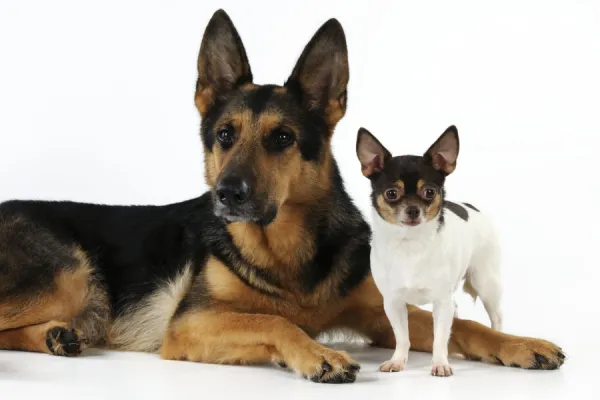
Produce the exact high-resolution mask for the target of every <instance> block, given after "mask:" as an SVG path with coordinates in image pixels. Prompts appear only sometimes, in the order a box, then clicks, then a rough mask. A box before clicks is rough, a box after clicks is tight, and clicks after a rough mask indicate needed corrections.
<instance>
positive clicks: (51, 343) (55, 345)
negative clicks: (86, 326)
mask: <svg viewBox="0 0 600 400" xmlns="http://www.w3.org/2000/svg"><path fill="white" fill-rule="evenodd" d="M86 343H87V340H86V339H85V338H84V337H83V335H82V333H81V332H80V331H78V330H75V329H70V328H67V327H64V326H56V327H54V328H52V329H49V330H48V332H47V333H46V346H48V350H50V352H51V353H52V354H54V355H56V356H65V357H73V356H76V355H79V354H80V353H81V351H82V350H83V349H84V347H85V344H86Z"/></svg>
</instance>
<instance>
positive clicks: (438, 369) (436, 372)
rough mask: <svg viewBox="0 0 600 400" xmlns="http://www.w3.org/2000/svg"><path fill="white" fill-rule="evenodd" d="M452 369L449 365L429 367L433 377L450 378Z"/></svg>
mask: <svg viewBox="0 0 600 400" xmlns="http://www.w3.org/2000/svg"><path fill="white" fill-rule="evenodd" d="M452 374H453V372H452V367H451V366H450V365H449V364H434V365H433V367H431V375H433V376H452Z"/></svg>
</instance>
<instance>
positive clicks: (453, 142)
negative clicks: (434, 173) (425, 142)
mask: <svg viewBox="0 0 600 400" xmlns="http://www.w3.org/2000/svg"><path fill="white" fill-rule="evenodd" d="M458 149H459V141H458V130H457V129H456V127H455V126H454V125H451V126H449V127H448V129H446V131H445V132H444V133H442V135H441V136H440V137H439V138H438V140H436V141H435V143H434V144H432V145H431V147H430V148H429V150H427V151H426V152H425V155H424V157H425V158H426V159H427V160H428V161H429V162H431V164H432V165H433V167H434V168H435V169H437V170H439V171H441V172H443V173H444V174H446V175H450V174H451V173H452V172H454V170H455V169H456V159H457V158H458Z"/></svg>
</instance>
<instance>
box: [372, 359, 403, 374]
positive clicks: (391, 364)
mask: <svg viewBox="0 0 600 400" xmlns="http://www.w3.org/2000/svg"><path fill="white" fill-rule="evenodd" d="M405 365H406V361H404V360H388V361H386V362H384V363H383V364H381V365H380V366H379V370H380V371H381V372H400V371H402V370H403V369H404V367H405Z"/></svg>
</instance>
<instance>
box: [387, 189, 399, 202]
mask: <svg viewBox="0 0 600 400" xmlns="http://www.w3.org/2000/svg"><path fill="white" fill-rule="evenodd" d="M384 195H385V198H386V200H387V201H396V200H398V199H399V198H400V191H399V190H398V189H388V190H386V191H385V193H384Z"/></svg>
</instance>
